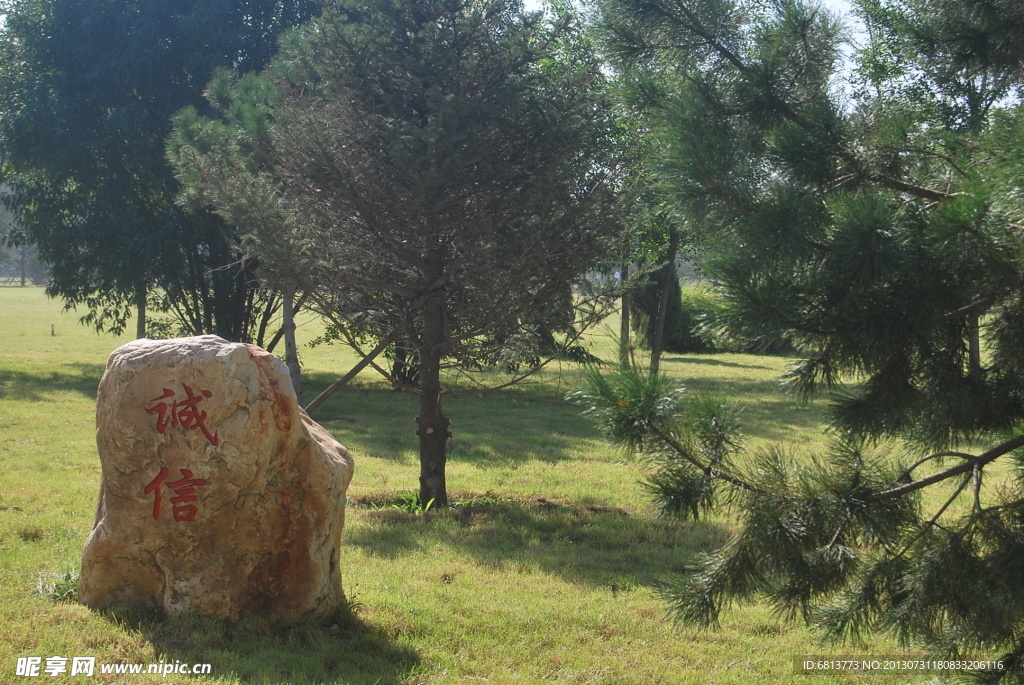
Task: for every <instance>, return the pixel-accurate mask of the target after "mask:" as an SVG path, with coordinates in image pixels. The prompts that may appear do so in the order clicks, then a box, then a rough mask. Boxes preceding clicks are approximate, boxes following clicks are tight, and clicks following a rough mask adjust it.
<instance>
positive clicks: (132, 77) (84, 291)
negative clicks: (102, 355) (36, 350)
mask: <svg viewBox="0 0 1024 685" xmlns="http://www.w3.org/2000/svg"><path fill="white" fill-rule="evenodd" d="M318 9H319V6H318V5H317V4H315V3H312V2H307V1H305V0H295V1H288V2H280V1H279V0H251V1H234V0H213V1H211V0H202V1H201V2H200V1H189V0H183V1H179V0H173V1H172V0H167V1H161V2H147V3H140V2H132V1H129V0H87V1H85V2H80V1H78V0H73V1H72V0H20V1H18V2H14V1H6V2H4V3H3V5H2V6H0V13H3V14H4V15H5V17H6V19H5V24H4V27H3V28H2V30H0V103H2V104H0V148H2V150H3V154H2V174H3V181H4V183H6V184H8V187H9V192H8V193H6V194H5V195H4V197H3V201H4V203H5V204H6V205H7V206H8V207H10V208H12V209H13V210H14V211H15V212H16V213H17V215H18V219H19V222H20V226H21V229H22V230H21V239H23V240H25V241H27V242H29V243H31V244H33V245H36V246H37V247H38V250H39V254H40V256H41V257H42V258H43V259H44V260H45V261H46V262H47V263H48V264H50V265H51V280H50V284H49V287H48V292H49V294H50V295H52V296H56V297H60V298H63V300H64V301H65V303H66V305H67V306H68V307H78V306H84V307H85V308H86V310H87V313H86V315H85V317H84V318H85V320H86V321H88V322H90V323H92V324H94V325H95V326H96V327H97V328H99V329H104V328H106V329H109V330H112V331H119V330H120V329H121V328H122V327H123V326H124V324H125V321H126V319H127V317H128V316H129V315H130V313H131V311H132V310H133V309H136V308H139V307H140V306H141V307H142V308H144V307H145V301H146V297H147V294H150V295H151V297H150V299H151V304H152V305H154V306H156V307H157V308H158V309H161V310H164V311H170V312H172V313H173V314H175V315H176V318H177V319H178V321H179V323H180V324H181V326H182V327H183V328H184V329H185V330H187V331H189V332H191V333H200V332H210V333H217V334H219V335H222V336H224V337H227V338H229V339H233V340H240V339H249V338H253V337H256V331H257V330H259V329H260V328H261V326H262V327H265V326H266V320H265V318H264V319H263V320H262V321H261V320H260V319H259V318H258V317H259V316H260V315H261V312H260V310H261V309H262V308H261V307H260V306H258V305H259V304H261V300H262V304H263V305H268V304H271V303H269V302H267V301H266V298H265V296H263V295H260V294H259V291H258V289H257V286H258V281H257V280H256V276H255V264H254V263H252V262H251V261H247V260H241V259H240V255H239V254H238V253H237V252H236V251H235V250H234V248H233V246H232V239H231V234H232V229H231V227H230V226H228V225H226V224H225V223H224V222H223V221H222V220H221V219H220V218H219V217H216V216H214V215H213V214H210V213H204V212H198V213H191V214H188V213H186V212H184V211H182V210H181V209H180V208H179V207H178V206H177V205H176V204H175V201H174V200H175V196H176V195H177V192H178V187H177V183H176V181H175V179H174V176H173V173H172V171H171V168H170V165H169V164H168V163H167V160H166V156H165V143H166V138H167V135H168V134H169V132H170V129H171V124H170V117H171V115H172V114H173V113H174V112H176V111H177V110H179V109H181V108H182V107H185V106H188V105H193V106H198V107H203V106H204V100H203V98H202V92H203V89H204V88H205V86H206V83H207V81H208V80H209V79H210V76H211V75H212V73H213V70H214V68H215V67H218V66H220V67H227V68H231V69H234V70H236V71H238V72H240V73H242V72H247V71H251V70H254V69H259V68H261V67H262V66H263V65H264V64H265V63H266V62H267V60H268V59H269V58H270V56H271V55H272V54H273V52H274V50H275V49H276V40H275V37H276V35H277V34H278V33H279V32H280V31H281V30H282V29H284V28H286V27H289V26H293V25H296V24H297V23H300V22H302V21H304V20H305V19H307V18H308V17H310V16H312V15H313V14H314V13H315V12H316V11H318ZM139 313H140V314H141V312H139ZM268 313H269V312H268V311H266V310H265V309H264V310H263V311H262V315H266V314H268ZM140 319H141V317H140Z"/></svg>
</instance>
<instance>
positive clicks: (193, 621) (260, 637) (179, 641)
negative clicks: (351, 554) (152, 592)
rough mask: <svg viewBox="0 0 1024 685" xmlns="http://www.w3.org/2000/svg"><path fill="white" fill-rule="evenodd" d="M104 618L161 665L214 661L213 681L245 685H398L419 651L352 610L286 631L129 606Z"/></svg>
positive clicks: (254, 620) (415, 664) (414, 665)
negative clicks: (140, 642)
mask: <svg viewBox="0 0 1024 685" xmlns="http://www.w3.org/2000/svg"><path fill="white" fill-rule="evenodd" d="M106 616H107V618H108V619H109V620H111V621H112V622H114V623H117V624H118V625H121V626H123V627H125V628H128V629H130V630H133V631H136V632H138V633H139V634H140V635H141V636H142V637H143V638H144V639H145V640H147V641H148V642H149V643H151V644H152V645H153V647H154V649H155V651H156V652H157V655H158V659H160V660H161V661H163V662H164V663H169V664H174V663H175V662H176V661H180V662H181V663H182V664H189V665H192V664H210V665H211V673H210V676H211V677H216V678H225V679H231V678H232V677H233V678H235V679H237V680H238V681H239V682H243V683H284V682H286V683H290V684H291V683H295V684H299V683H324V682H332V683H334V682H338V683H346V684H348V683H352V684H357V683H397V682H400V681H401V680H402V679H403V677H404V676H406V675H408V674H409V673H411V672H415V670H416V669H417V668H418V665H419V663H420V659H419V655H417V654H416V652H414V651H413V650H411V649H408V648H405V647H399V646H397V645H395V644H394V641H393V640H392V638H391V637H390V636H388V635H386V634H384V633H383V632H382V631H380V630H378V629H376V628H374V627H373V626H370V625H368V624H366V623H365V622H364V621H362V620H361V619H360V618H359V617H358V616H356V615H354V614H352V612H351V610H345V611H343V612H339V616H338V618H337V620H335V621H331V622H328V623H327V624H323V625H321V624H300V625H297V626H294V627H290V628H284V629H279V628H273V627H272V626H270V625H269V624H268V623H267V622H266V621H264V620H262V619H257V618H246V619H242V620H241V621H239V622H237V623H231V622H228V621H223V620H218V619H212V618H205V617H199V616H183V617H180V618H176V619H169V618H165V617H159V616H153V615H147V614H142V613H140V612H138V611H135V610H133V609H131V608H118V609H114V610H111V611H110V612H107V614H106Z"/></svg>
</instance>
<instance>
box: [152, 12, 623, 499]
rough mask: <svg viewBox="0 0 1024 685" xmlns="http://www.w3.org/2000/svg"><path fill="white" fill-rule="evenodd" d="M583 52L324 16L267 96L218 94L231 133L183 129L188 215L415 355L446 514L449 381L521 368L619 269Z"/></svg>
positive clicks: (527, 18) (593, 66) (241, 90)
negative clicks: (235, 233) (216, 220)
mask: <svg viewBox="0 0 1024 685" xmlns="http://www.w3.org/2000/svg"><path fill="white" fill-rule="evenodd" d="M580 40H581V39H580V37H579V34H578V33H577V32H576V28H575V22H574V20H573V18H572V16H570V15H568V14H558V15H557V16H554V17H550V16H549V17H545V16H543V15H541V14H540V13H532V14H524V13H523V12H522V10H521V5H520V4H519V3H518V2H514V1H508V0H494V1H492V2H484V3H476V2H470V1H468V0H425V1H424V0H380V1H375V2H367V3H362V2H339V3H330V4H329V5H325V7H324V12H323V15H322V17H321V18H320V19H319V20H316V21H314V22H312V23H311V24H309V25H308V26H307V27H305V28H303V29H302V30H300V31H298V32H296V33H295V34H293V35H291V36H290V38H289V40H288V41H286V42H285V43H284V45H283V48H282V53H281V55H280V56H279V58H278V59H277V60H276V62H275V63H274V65H273V68H272V69H270V70H268V71H267V72H266V73H265V75H264V76H263V77H262V78H255V77H253V78H242V79H233V78H231V77H230V75H228V74H221V76H220V78H219V79H218V80H216V81H215V82H214V83H213V84H212V86H211V88H210V94H211V100H212V102H213V104H214V105H215V106H216V107H217V109H218V110H219V112H220V113H221V114H222V115H223V117H224V118H225V120H226V121H227V123H225V124H222V123H220V122H218V121H217V120H212V119H208V118H204V117H202V116H200V115H199V114H198V113H197V112H196V111H189V112H185V113H183V114H182V115H180V116H179V117H178V118H177V121H176V127H177V132H176V134H175V137H174V141H173V146H172V151H171V152H172V157H173V159H174V162H175V164H176V166H177V167H178V169H179V171H180V174H181V177H182V178H183V179H184V181H185V184H186V186H187V187H188V189H189V191H188V195H187V197H186V200H187V201H188V202H191V203H193V204H205V203H209V204H211V205H212V206H213V207H214V208H215V209H216V210H217V211H218V212H219V213H220V214H221V215H223V216H224V217H226V218H227V220H228V221H230V222H231V223H234V224H236V225H244V226H246V227H248V228H249V229H250V230H251V233H250V234H249V235H248V243H247V245H248V247H249V249H250V250H251V251H252V253H253V254H255V255H258V257H259V259H260V261H261V263H263V264H265V265H267V267H268V268H270V269H272V270H274V271H275V272H277V273H280V274H282V275H283V276H285V277H287V278H289V279H291V280H294V281H295V282H296V283H297V284H299V286H300V287H301V288H302V289H303V290H307V291H309V292H310V294H311V295H310V296H311V299H312V300H313V301H314V302H315V303H316V304H317V306H318V308H319V309H320V310H321V311H322V312H324V313H325V314H326V315H327V316H329V317H330V319H331V320H332V321H333V322H334V323H335V324H336V325H337V327H338V328H339V329H340V330H341V331H343V332H344V333H345V334H347V335H355V336H359V335H364V336H369V337H370V338H372V339H374V340H378V341H381V342H382V343H387V342H389V341H396V340H404V341H411V342H412V345H413V346H414V348H415V354H416V359H417V365H418V372H419V383H418V387H417V389H416V392H417V394H418V395H419V405H420V406H419V415H418V416H417V418H416V421H417V424H418V430H417V434H418V436H419V442H420V499H421V503H422V504H423V505H427V504H428V503H431V502H432V503H433V506H447V502H448V497H447V487H446V480H445V463H446V460H447V451H446V449H447V441H448V438H449V437H450V436H451V433H450V431H449V425H450V423H451V422H450V420H449V419H448V418H447V417H446V416H445V414H444V412H443V410H442V399H443V395H444V392H445V388H444V386H443V385H442V374H441V372H442V369H443V368H444V367H446V366H457V367H458V368H460V369H464V370H465V369H469V368H472V367H481V366H491V365H494V364H517V363H520V362H523V361H528V359H527V358H528V357H529V355H530V352H529V351H530V350H532V349H534V346H533V345H532V344H530V341H531V338H533V337H535V336H536V334H537V333H538V332H539V331H541V330H543V329H545V328H548V329H551V328H556V329H565V330H572V328H573V327H574V321H573V312H572V298H573V294H572V292H571V290H570V285H571V284H572V283H573V282H574V280H575V279H577V277H578V276H580V275H581V274H583V273H584V272H585V271H586V270H587V269H588V268H592V267H593V266H594V265H596V264H597V263H598V262H599V261H600V260H601V259H602V258H603V257H604V256H605V255H607V254H610V245H609V243H610V238H611V237H612V236H613V235H614V233H615V231H616V229H617V222H616V221H614V216H613V212H612V208H613V193H612V192H611V187H610V179H611V176H612V175H613V174H614V173H615V172H616V167H615V164H614V159H612V158H611V156H610V155H609V154H608V148H609V145H608V144H607V143H608V135H609V134H608V131H607V128H608V126H607V122H606V114H605V111H606V106H605V102H604V100H603V96H602V91H601V88H600V86H601V82H602V76H601V73H600V70H599V68H598V64H597V62H596V60H595V59H594V58H593V56H592V55H590V54H589V51H588V50H587V49H586V46H585V44H583V43H581V42H580ZM378 349H379V346H378ZM517 350H525V351H526V352H527V354H526V355H525V357H526V358H524V355H517V353H516V352H517ZM510 355H511V356H510Z"/></svg>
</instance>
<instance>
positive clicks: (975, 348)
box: [967, 314, 981, 377]
mask: <svg viewBox="0 0 1024 685" xmlns="http://www.w3.org/2000/svg"><path fill="white" fill-rule="evenodd" d="M967 316H968V318H967V336H968V367H967V369H968V374H969V375H971V376H973V377H977V376H979V375H980V374H981V321H980V317H979V316H978V315H977V314H968V315H967Z"/></svg>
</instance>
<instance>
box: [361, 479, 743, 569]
mask: <svg viewBox="0 0 1024 685" xmlns="http://www.w3.org/2000/svg"><path fill="white" fill-rule="evenodd" d="M390 499H391V498H388V499H383V500H381V501H374V500H373V499H368V498H362V499H357V500H354V502H353V503H354V505H355V506H354V507H353V508H352V509H351V510H350V511H351V515H352V517H353V518H355V517H359V519H361V520H360V525H358V526H352V527H351V528H349V530H347V531H346V533H345V543H346V544H347V545H355V546H358V547H362V548H363V549H364V550H366V551H367V552H368V553H372V554H374V555H377V556H382V557H386V558H396V557H400V556H404V555H406V554H413V553H416V552H418V551H420V550H422V549H424V548H431V547H433V546H437V545H440V546H443V547H451V548H455V549H458V550H460V551H462V552H464V553H466V554H467V555H468V556H471V557H473V558H474V559H475V560H476V561H477V563H480V564H482V565H486V566H491V567H493V568H498V569H500V568H504V567H506V566H509V567H512V568H529V567H537V568H539V569H541V570H543V571H545V572H548V573H554V574H557V575H559V576H561V577H563V578H564V579H566V580H567V581H569V582H574V583H585V584H588V585H593V586H606V587H610V588H612V589H615V588H621V587H627V586H648V587H652V586H656V585H659V584H660V583H661V582H662V581H664V580H665V579H666V578H667V577H668V576H669V574H671V573H682V572H687V571H688V570H689V569H690V565H691V564H692V563H693V561H694V559H695V557H696V555H697V554H699V553H701V552H708V551H712V550H714V549H717V548H718V547H720V546H721V545H722V544H723V543H724V542H725V541H726V540H727V539H728V536H729V530H728V529H727V528H726V527H725V526H722V525H720V524H718V523H714V522H706V521H700V522H697V523H685V524H684V523H678V522H673V521H666V520H659V519H648V518H640V517H636V516H631V515H630V514H629V513H628V512H626V511H625V510H623V509H619V508H617V507H609V506H605V505H601V504H588V503H583V502H559V501H553V500H549V499H546V498H543V497H532V498H528V499H526V498H505V497H497V496H495V495H493V494H492V493H487V494H486V495H482V496H481V495H475V496H474V495H471V494H468V493H453V494H452V496H451V501H452V502H458V503H459V504H456V505H454V506H453V507H452V508H451V509H449V510H447V511H441V512H427V514H425V515H422V514H413V513H410V512H407V511H402V510H400V509H397V508H373V507H380V506H385V507H386V506H389V503H390Z"/></svg>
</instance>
